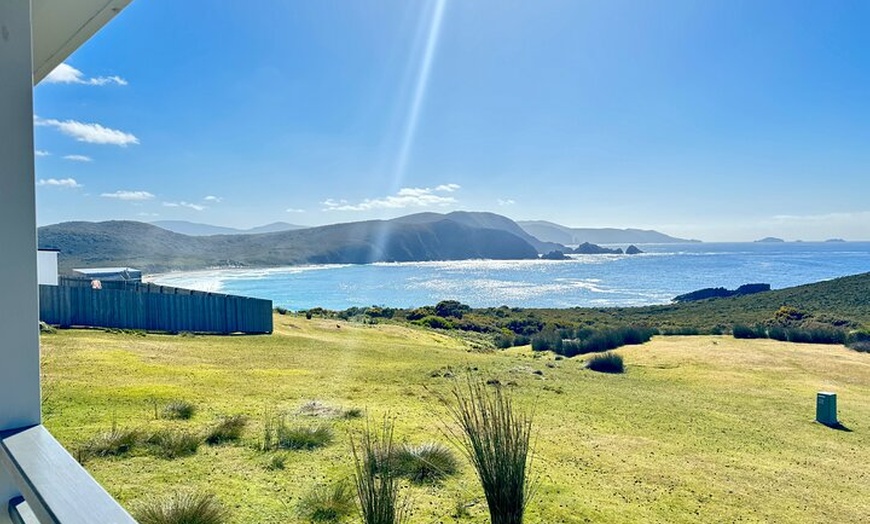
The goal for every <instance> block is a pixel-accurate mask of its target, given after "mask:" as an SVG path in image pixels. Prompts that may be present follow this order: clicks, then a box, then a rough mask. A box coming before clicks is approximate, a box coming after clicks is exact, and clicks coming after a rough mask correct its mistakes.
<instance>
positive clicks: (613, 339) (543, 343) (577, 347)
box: [532, 326, 656, 357]
mask: <svg viewBox="0 0 870 524" xmlns="http://www.w3.org/2000/svg"><path fill="white" fill-rule="evenodd" d="M579 331H580V330H578V332H579ZM655 333H656V331H655V330H653V329H650V328H643V327H634V326H626V327H620V328H614V329H602V330H599V331H594V332H591V334H590V333H589V332H588V331H584V332H583V333H582V334H583V336H584V338H582V339H579V338H578V339H568V340H563V339H562V338H561V336H560V335H559V334H558V333H556V332H547V333H542V334H541V335H539V336H537V337H534V338H532V349H533V350H535V351H543V350H549V351H553V352H554V353H556V354H558V355H563V356H566V357H573V356H576V355H583V354H586V353H598V352H602V351H609V350H611V349H616V348H619V347H622V346H627V345H637V344H643V343H646V342H648V341H649V340H650V339H651V338H652V336H653V335H654V334H655Z"/></svg>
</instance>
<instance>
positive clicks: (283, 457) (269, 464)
mask: <svg viewBox="0 0 870 524" xmlns="http://www.w3.org/2000/svg"><path fill="white" fill-rule="evenodd" d="M286 463H287V454H286V453H275V454H274V455H272V456H271V457H269V460H267V461H266V469H268V470H269V471H277V470H279V469H284V466H285V465H286Z"/></svg>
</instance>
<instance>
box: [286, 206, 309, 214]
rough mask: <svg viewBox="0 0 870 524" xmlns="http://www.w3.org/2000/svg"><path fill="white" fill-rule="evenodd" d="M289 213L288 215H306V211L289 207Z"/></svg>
mask: <svg viewBox="0 0 870 524" xmlns="http://www.w3.org/2000/svg"><path fill="white" fill-rule="evenodd" d="M287 212H288V213H304V212H305V210H304V209H297V208H295V207H288V208H287Z"/></svg>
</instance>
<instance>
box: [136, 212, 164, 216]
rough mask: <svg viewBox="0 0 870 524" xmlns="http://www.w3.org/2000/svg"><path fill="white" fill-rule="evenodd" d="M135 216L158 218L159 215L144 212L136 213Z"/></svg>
mask: <svg viewBox="0 0 870 524" xmlns="http://www.w3.org/2000/svg"><path fill="white" fill-rule="evenodd" d="M136 215H137V216H140V217H159V216H160V213H146V212H145V211H142V212H139V213H136Z"/></svg>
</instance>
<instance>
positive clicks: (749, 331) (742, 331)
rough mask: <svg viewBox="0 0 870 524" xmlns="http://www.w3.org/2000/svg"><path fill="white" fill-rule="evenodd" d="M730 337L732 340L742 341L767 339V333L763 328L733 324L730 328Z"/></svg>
mask: <svg viewBox="0 0 870 524" xmlns="http://www.w3.org/2000/svg"><path fill="white" fill-rule="evenodd" d="M731 335H732V336H733V337H734V338H743V339H751V338H767V331H766V330H765V329H764V326H755V327H749V326H745V325H743V324H735V325H734V327H732V328H731Z"/></svg>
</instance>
